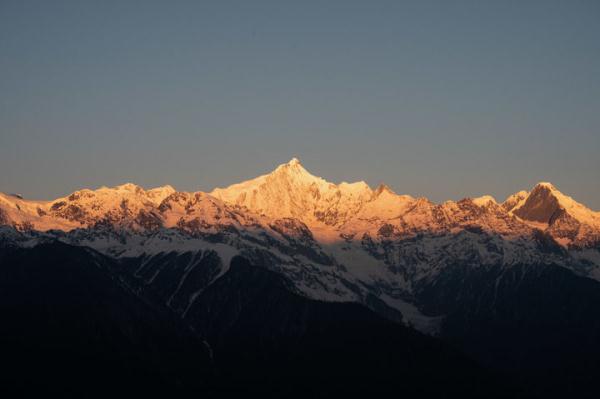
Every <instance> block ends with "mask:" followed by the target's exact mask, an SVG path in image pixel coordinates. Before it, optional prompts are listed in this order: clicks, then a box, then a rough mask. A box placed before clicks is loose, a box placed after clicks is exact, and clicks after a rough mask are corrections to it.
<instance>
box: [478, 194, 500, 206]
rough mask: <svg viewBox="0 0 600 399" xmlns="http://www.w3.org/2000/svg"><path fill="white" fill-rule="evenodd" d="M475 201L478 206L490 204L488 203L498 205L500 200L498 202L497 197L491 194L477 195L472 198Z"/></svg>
mask: <svg viewBox="0 0 600 399" xmlns="http://www.w3.org/2000/svg"><path fill="white" fill-rule="evenodd" d="M472 201H473V203H474V204H475V205H477V206H482V207H483V206H488V205H491V204H493V205H497V204H498V202H496V199H495V198H494V197H492V196H491V195H483V196H481V197H477V198H473V199H472Z"/></svg>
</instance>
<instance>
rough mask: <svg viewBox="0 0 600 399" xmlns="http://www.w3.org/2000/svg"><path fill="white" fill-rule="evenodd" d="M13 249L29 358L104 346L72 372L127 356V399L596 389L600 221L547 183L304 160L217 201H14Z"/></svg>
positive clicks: (8, 248) (217, 193)
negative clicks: (347, 167)
mask: <svg viewBox="0 0 600 399" xmlns="http://www.w3.org/2000/svg"><path fill="white" fill-rule="evenodd" d="M0 248H1V249H0V261H1V265H2V267H1V272H2V276H3V277H2V282H1V284H2V287H3V289H2V290H1V291H0V295H1V296H2V299H3V307H4V308H3V309H4V312H5V314H7V315H8V316H7V317H8V320H9V322H7V323H5V327H3V336H4V337H7V338H6V339H5V341H6V342H5V343H6V345H8V346H10V347H12V348H13V349H14V348H17V349H15V350H14V351H13V352H11V354H12V355H14V357H15V359H19V358H20V354H21V353H27V356H30V357H26V356H24V357H22V358H23V359H30V360H31V363H36V361H35V359H36V356H37V355H39V353H42V354H43V356H42V357H43V358H44V359H48V358H49V357H53V358H60V356H59V354H60V353H61V352H55V351H54V350H55V349H56V346H53V345H54V343H56V342H58V343H59V344H60V345H63V344H64V345H67V342H70V341H73V342H77V343H78V345H81V347H78V346H74V347H76V348H84V347H85V345H84V342H90V341H91V342H94V345H91V346H90V356H89V357H85V356H84V357H83V358H81V357H76V359H78V360H76V361H75V363H73V364H77V362H82V364H88V363H89V364H88V366H89V367H92V366H91V365H90V364H92V363H94V362H88V363H86V360H89V359H95V356H99V353H101V352H102V353H104V352H106V353H108V354H117V355H115V357H111V356H112V355H107V356H108V357H106V358H104V357H103V358H102V359H103V362H100V363H97V364H103V365H105V364H110V363H112V362H116V363H119V364H120V365H121V366H122V367H123V368H124V369H125V370H128V371H127V372H125V371H123V370H121V368H119V369H113V371H114V370H120V371H118V372H116V371H115V372H114V375H113V374H111V375H112V376H113V377H114V378H115V381H118V382H119V384H125V382H130V383H131V384H129V385H128V386H129V388H130V389H133V390H135V387H139V386H140V385H139V384H142V383H143V381H144V380H146V379H148V378H149V379H151V380H152V381H153V382H154V384H153V385H146V388H147V389H148V390H149V391H152V392H158V391H160V390H162V389H165V390H166V391H167V392H169V391H170V390H172V389H180V390H182V391H186V390H189V391H194V392H195V391H198V392H200V391H201V392H204V393H208V392H213V393H219V392H224V390H227V389H230V390H231V393H238V391H237V390H238V389H239V390H241V391H239V392H242V391H243V390H244V389H246V390H249V391H247V392H253V393H256V394H267V393H268V394H272V395H274V396H278V397H281V395H282V394H283V395H284V396H290V395H292V394H294V393H297V394H298V395H300V393H302V394H306V395H309V396H310V395H316V394H317V393H319V392H328V393H329V394H332V395H333V394H334V393H336V392H341V391H344V390H346V391H347V392H349V394H350V393H355V392H359V391H360V390H363V391H362V392H379V393H385V392H388V391H387V390H388V389H392V388H393V390H395V392H398V389H400V387H402V389H403V390H404V391H403V392H412V393H415V394H417V393H419V392H421V393H423V392H425V393H430V394H442V395H443V394H444V393H454V394H462V395H473V396H481V395H482V394H485V396H490V394H492V393H494V394H497V395H498V396H499V397H506V396H511V395H522V396H535V395H541V396H544V395H545V396H546V397H547V396H553V395H554V396H557V395H560V394H568V393H570V394H572V393H573V392H588V391H589V392H595V393H596V394H597V393H598V392H597V391H595V390H594V389H592V390H590V388H589V387H590V386H593V381H594V378H595V376H597V375H598V372H599V371H600V365H599V359H600V356H599V355H600V321H599V320H600V318H598V317H597V315H598V314H599V310H600V298H599V295H600V287H599V286H600V283H599V282H598V280H600V251H599V249H600V214H599V213H598V212H595V211H592V210H590V209H588V208H586V207H585V206H584V205H582V204H580V203H578V202H576V201H575V200H573V199H572V198H570V197H568V196H566V195H564V194H562V193H561V192H560V191H559V190H558V189H557V188H556V187H554V186H553V185H552V184H550V183H539V184H538V185H536V186H535V187H534V188H533V189H531V191H520V192H518V193H516V194H514V195H511V196H510V197H509V198H507V199H506V201H504V202H502V203H498V202H496V200H495V199H494V198H492V197H490V196H483V197H479V198H465V199H462V200H459V201H447V202H444V203H442V204H436V203H433V202H431V201H429V200H427V199H426V198H413V197H411V196H408V195H398V194H396V193H394V192H393V191H392V190H391V189H390V188H389V187H387V186H385V185H381V186H379V187H377V188H375V189H372V188H370V187H369V186H368V185H367V184H366V183H364V182H358V183H340V184H333V183H329V182H327V181H325V180H324V179H321V178H319V177H316V176H313V175H312V174H310V173H309V172H308V171H307V170H306V169H305V168H304V167H303V166H302V164H301V163H300V162H299V161H298V160H297V159H293V160H291V161H290V162H288V163H287V164H283V165H280V166H278V167H277V168H276V169H275V170H274V171H273V172H271V173H269V174H266V175H263V176H260V177H257V178H255V179H252V180H249V181H246V182H243V183H239V184H234V185H232V186H230V187H227V188H218V189H215V190H213V191H212V192H210V193H205V192H194V193H189V192H178V191H176V190H175V189H174V188H173V187H171V186H165V187H160V188H155V189H151V190H145V189H143V188H141V187H139V186H136V185H134V184H124V185H121V186H117V187H113V188H107V187H102V188H99V189H97V190H89V189H84V190H80V191H77V192H75V193H72V194H70V195H68V196H66V197H63V198H59V199H55V200H52V201H32V200H29V199H24V198H21V197H19V196H14V195H8V194H0ZM75 304H76V306H75ZM98 304H102V306H100V307H98ZM23 315H28V316H27V317H24V316H23ZM53 320H62V321H61V322H60V323H56V322H54V321H53ZM34 326H39V328H34ZM63 329H65V330H67V329H68V331H69V334H72V335H68V334H67V335H64V334H62V333H61V331H62V330H63ZM61 336H66V337H70V338H69V339H64V340H62V338H60V337H61ZM41 338H43V339H41ZM36 340H37V341H39V347H40V352H39V353H38V352H36V351H35V350H31V351H30V352H27V351H26V350H25V348H30V343H31V342H35V341H36ZM165 340H166V341H168V342H175V341H177V342H178V344H177V345H174V346H172V347H171V346H168V345H167V346H165V345H166V344H165ZM60 345H59V347H60ZM61 348H62V347H61ZM24 351H25V352H24ZM81 351H83V352H81ZM81 351H80V350H79V349H77V350H73V351H71V350H65V351H63V352H62V353H64V354H65V356H72V357H73V356H75V355H76V354H79V353H85V350H84V349H81ZM190 355H192V359H197V360H196V361H190ZM77 356H79V355H77ZM123 359H126V360H123ZM173 359H176V362H175V363H177V365H175V364H173ZM26 364H30V363H29V362H24V363H23V366H22V367H23V368H22V369H18V370H22V371H23V373H20V372H19V373H15V375H16V376H21V377H22V376H23V375H25V374H24V373H25V368H26ZM40 364H41V363H40ZM43 364H46V363H43ZM48 364H49V365H50V364H52V363H48ZM142 364H143V365H146V366H144V367H142V366H141V365H142ZM121 366H119V367H121ZM107 367H108V366H107ZM92 368H93V367H92ZM102 369H103V370H104V369H105V368H104V366H103V367H102ZM48 370H60V369H58V368H52V367H50V366H49V367H48ZM65 370H66V372H73V371H74V370H81V369H80V368H73V369H72V370H71V369H69V368H67V369H65ZM37 372H41V371H39V370H38V369H36V373H37ZM95 372H99V374H90V375H87V374H86V378H91V379H90V381H91V382H90V384H91V385H94V384H96V385H102V384H101V383H100V382H99V381H100V379H98V380H97V379H96V378H100V377H99V376H101V375H104V374H103V373H102V371H98V370H95ZM128 372H131V373H132V377H131V378H130V379H127V378H121V377H122V376H123V375H128V374H127V373H128ZM36 373H30V375H33V376H34V377H35V376H36V375H37V374H36ZM57 373H58V372H57ZM49 375H51V376H52V377H56V375H55V374H52V373H50V374H49ZM117 375H119V376H121V377H118V378H117ZM151 376H154V377H151ZM13 377H15V376H14V375H13ZM15 378H16V377H15ZM33 379H34V380H35V378H33ZM12 380H14V378H13V379H12ZM41 380H42V381H44V383H47V384H50V385H53V384H52V382H53V381H55V379H54V378H45V379H44V378H42V379H41ZM81 380H82V381H87V380H86V379H85V378H83V377H82V379H81ZM348 381H352V383H349V382H348ZM524 381H527V383H524ZM21 382H22V386H24V387H26V386H35V384H32V382H31V381H29V380H27V381H25V382H23V381H21ZM431 382H435V384H432V383H431ZM486 384H488V385H486ZM489 384H491V386H494V388H495V389H494V390H486V389H485V387H486V386H490V385H489ZM54 385H55V384H54ZM54 385H53V388H57V386H54ZM83 385H85V384H82V386H83ZM126 385H127V384H126ZM59 388H60V387H59ZM583 388H586V389H588V390H587V391H586V390H584V389H583ZM482 389H483V391H482ZM228 392H229V391H228Z"/></svg>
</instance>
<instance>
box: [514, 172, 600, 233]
mask: <svg viewBox="0 0 600 399" xmlns="http://www.w3.org/2000/svg"><path fill="white" fill-rule="evenodd" d="M511 213H513V214H514V215H516V216H518V217H519V218H521V219H522V220H525V221H530V222H534V223H542V224H547V225H552V224H554V222H555V221H557V220H559V219H564V218H565V217H569V218H572V219H574V220H575V221H577V222H578V223H580V224H586V225H589V226H593V227H598V228H600V213H599V212H594V211H592V210H591V209H589V208H587V207H586V206H584V205H582V204H580V203H579V202H577V201H575V200H574V199H573V198H571V197H569V196H568V195H565V194H563V193H562V192H560V191H559V190H558V189H557V188H556V186H554V185H553V184H552V183H548V182H541V183H538V184H536V185H535V187H534V188H533V189H532V190H531V192H530V193H529V194H528V195H527V197H526V198H525V199H523V200H521V201H520V202H519V203H518V204H516V205H515V206H514V208H512V210H511Z"/></svg>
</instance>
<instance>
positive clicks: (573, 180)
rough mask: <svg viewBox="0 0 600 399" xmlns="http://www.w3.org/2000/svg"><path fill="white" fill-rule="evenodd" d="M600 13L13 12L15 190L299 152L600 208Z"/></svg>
mask: <svg viewBox="0 0 600 399" xmlns="http://www.w3.org/2000/svg"><path fill="white" fill-rule="evenodd" d="M599 150H600V2H599V1H596V0H592V1H566V0H565V1H560V2H558V1H550V0H548V1H482V0H478V1H470V2H466V1H439V2H433V1H423V0H421V1H415V2H403V1H389V2H383V1H380V2H379V1H361V2H354V1H339V2H335V1H327V2H325V1H314V2H312V1H289V2H288V1H269V2H261V1H240V2H230V1H214V2H208V1H193V2H192V1H190V2H178V1H163V2H152V1H131V2H127V1H118V2H117V1H115V2H112V1H94V2H91V1H72V2H67V1H58V0H56V1H37V2H36V1H24V0H18V1H7V0H0V170H1V173H0V191H4V192H20V193H22V194H24V195H25V196H27V197H32V198H52V197H56V196H59V195H63V194H66V193H69V192H71V191H73V190H75V189H78V188H81V187H97V186H100V185H116V184H120V183H123V182H126V181H131V182H135V183H137V184H140V185H143V186H146V187H151V186H157V185H163V184H167V183H170V184H172V185H174V186H175V187H176V188H178V189H180V190H210V189H212V188H213V187H215V186H223V185H227V184H230V183H234V182H238V181H240V180H243V179H247V178H250V177H254V176H256V175H258V174H261V173H264V172H267V171H268V170H270V169H272V168H273V167H274V166H275V165H277V164H279V163H282V162H286V161H287V160H289V159H290V158H291V157H293V156H297V157H299V158H300V159H301V160H302V162H303V163H304V165H305V166H306V168H307V169H309V170H310V171H311V172H313V173H315V174H317V175H320V176H323V177H325V178H327V179H328V180H332V181H342V180H348V181H353V180H366V181H367V182H368V183H369V184H371V185H376V184H378V183H380V182H386V183H388V184H389V185H390V186H392V188H394V189H395V190H396V191H397V192H399V193H407V194H412V195H425V196H428V197H430V198H431V199H432V200H435V201H442V200H445V199H449V198H451V199H458V198H462V197H464V196H476V195H481V194H484V193H489V194H492V195H494V196H496V197H498V198H499V199H502V198H503V197H505V196H506V195H507V194H509V193H512V192H515V191H517V190H519V189H523V188H529V187H530V186H532V185H533V184H535V183H536V182H537V181H551V182H553V183H554V184H555V185H556V186H558V188H559V189H561V190H562V191H563V192H565V193H567V194H570V195H572V196H573V197H575V198H576V199H578V200H579V201H581V202H584V203H586V204H587V205H589V206H591V207H592V208H594V209H597V210H598V209H600V157H599V154H598V153H599Z"/></svg>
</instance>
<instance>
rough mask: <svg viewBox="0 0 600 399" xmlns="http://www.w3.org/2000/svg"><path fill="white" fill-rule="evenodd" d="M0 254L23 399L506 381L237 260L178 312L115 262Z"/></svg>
mask: <svg viewBox="0 0 600 399" xmlns="http://www.w3.org/2000/svg"><path fill="white" fill-rule="evenodd" d="M0 261H1V264H2V268H1V272H0V273H1V276H0V303H1V305H0V306H1V311H2V315H3V322H2V327H1V336H2V353H3V362H4V364H5V365H6V366H8V367H6V368H5V370H4V372H3V373H2V383H3V385H2V386H3V388H4V389H10V390H11V391H13V392H21V393H23V394H25V395H28V394H32V393H41V392H47V393H56V394H63V395H73V396H79V397H85V396H92V397H96V396H98V397H99V396H104V395H109V394H110V395H111V396H113V395H117V396H121V395H125V394H134V395H145V396H148V395H149V396H158V395H168V396H177V395H178V394H181V395H183V394H191V393H196V394H202V395H204V396H207V397H217V396H218V397H223V395H244V396H250V397H341V395H351V394H357V393H362V394H364V395H368V394H383V393H394V392H402V393H403V394H420V395H425V396H430V395H431V396H433V395H442V397H443V396H444V395H445V396H448V395H451V396H453V397H454V396H455V395H460V396H462V397H476V396H479V395H483V394H485V395H486V396H490V395H491V396H498V397H500V396H501V395H500V393H507V392H512V391H510V389H513V387H511V386H510V384H507V383H506V381H500V380H498V379H497V378H496V377H495V376H493V375H492V374H491V373H490V372H489V371H487V370H485V369H483V368H481V367H479V366H478V365H477V364H476V363H475V362H473V361H471V360H468V359H467V358H466V357H465V356H463V355H462V354H460V353H459V352H458V351H456V350H454V349H452V348H451V347H450V346H449V345H446V344H444V343H443V342H442V341H439V340H436V339H434V338H430V337H427V336H424V335H422V334H420V333H418V332H416V331H414V330H410V329H408V328H406V327H404V326H402V325H400V324H396V323H393V322H390V321H388V320H385V319H383V318H381V317H380V316H378V315H377V314H375V313H374V312H372V311H370V310H368V309H367V308H365V307H363V306H361V305H358V304H341V303H340V304H338V303H325V302H319V301H314V300H310V299H307V298H303V297H301V296H298V295H295V294H293V293H291V292H290V291H289V289H288V288H287V287H286V285H287V284H288V283H286V282H285V281H284V280H283V279H282V278H281V277H280V276H278V275H276V274H274V273H272V272H269V271H267V270H264V269H262V268H258V267H254V266H251V265H249V264H248V262H247V261H246V260H244V259H242V258H235V259H234V261H233V264H232V266H231V268H230V270H229V271H228V272H227V273H226V274H225V275H224V276H223V277H222V278H221V279H220V280H219V282H218V283H217V284H213V285H211V286H210V287H209V288H208V289H207V290H206V291H205V292H203V294H202V296H201V298H199V299H198V301H197V305H196V306H195V307H194V309H193V311H190V312H189V313H188V314H187V315H186V317H185V318H184V319H183V320H181V319H179V318H175V317H173V316H174V313H171V312H168V311H165V308H163V307H161V306H160V305H159V304H156V303H154V304H151V303H149V302H148V301H146V300H145V298H143V297H139V296H136V295H134V294H133V293H132V292H134V291H135V287H131V286H129V284H128V282H127V281H126V280H125V281H123V280H121V278H120V277H119V276H118V275H115V274H113V273H112V272H111V270H114V268H115V267H117V265H115V264H114V263H113V261H111V260H110V259H109V258H106V257H104V256H103V255H100V254H98V253H96V252H94V251H91V250H88V249H82V248H76V247H71V246H66V245H64V244H59V243H55V244H46V245H39V246H36V247H34V248H31V249H4V250H2V252H1V253H0ZM190 327H191V328H190ZM490 386H494V391H489V387H490ZM496 394H498V395H496Z"/></svg>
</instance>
